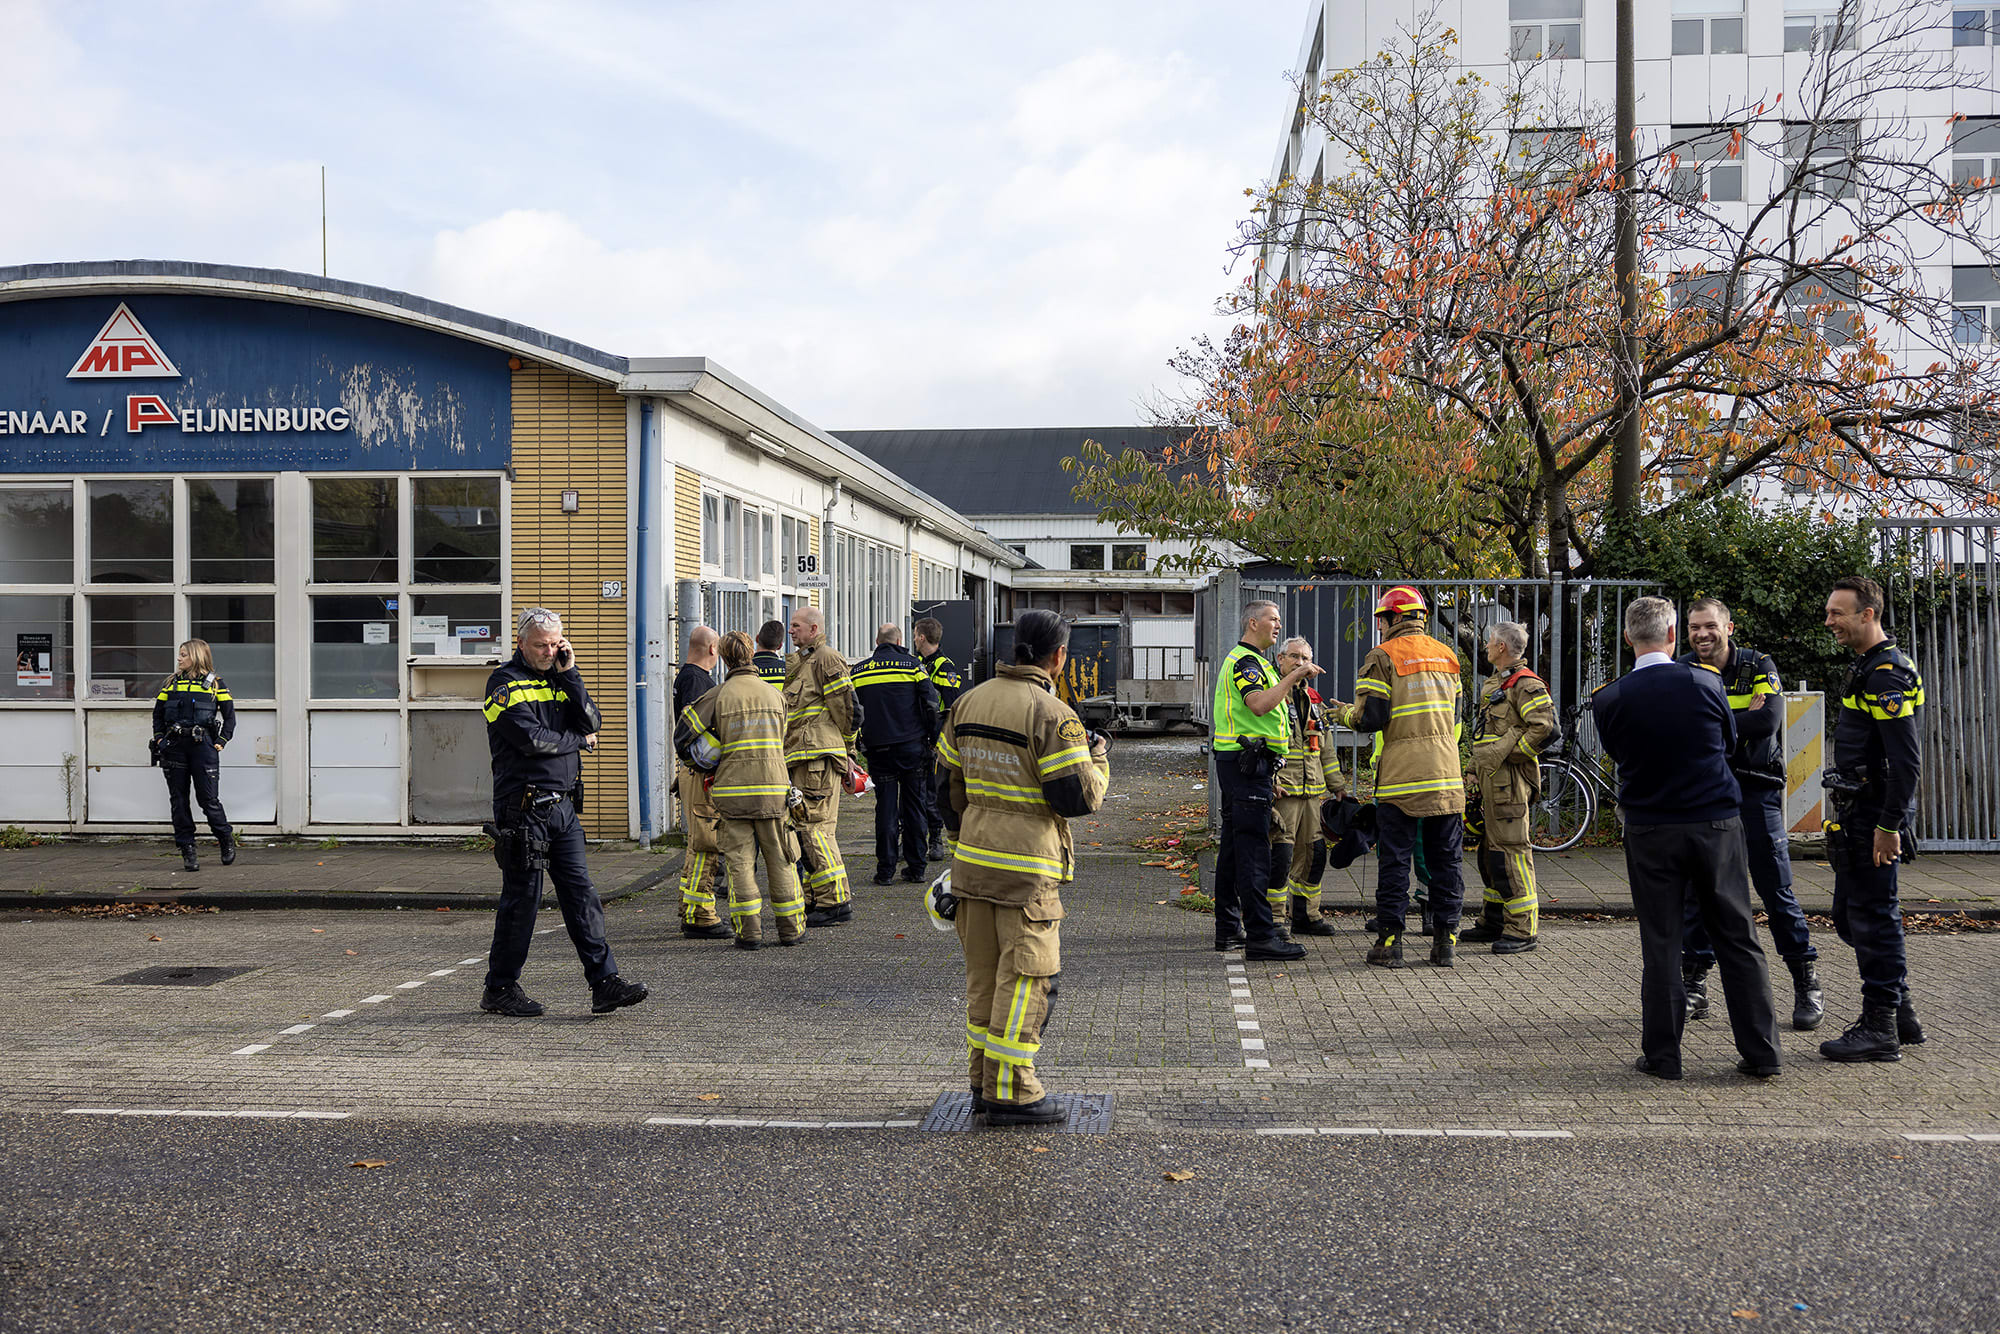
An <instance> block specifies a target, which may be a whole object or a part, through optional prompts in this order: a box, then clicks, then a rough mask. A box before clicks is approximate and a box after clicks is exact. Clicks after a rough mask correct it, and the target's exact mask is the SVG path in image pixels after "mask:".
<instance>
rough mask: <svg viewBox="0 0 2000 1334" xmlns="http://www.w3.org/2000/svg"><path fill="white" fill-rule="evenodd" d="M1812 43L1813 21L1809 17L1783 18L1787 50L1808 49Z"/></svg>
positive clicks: (1810, 48)
mask: <svg viewBox="0 0 2000 1334" xmlns="http://www.w3.org/2000/svg"><path fill="white" fill-rule="evenodd" d="M1812 44H1813V21H1812V20H1811V19H1786V20H1785V49H1786V50H1787V51H1810V50H1812Z"/></svg>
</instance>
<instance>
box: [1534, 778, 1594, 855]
mask: <svg viewBox="0 0 2000 1334" xmlns="http://www.w3.org/2000/svg"><path fill="white" fill-rule="evenodd" d="M1541 773H1542V795H1541V796H1539V797H1537V798H1536V799H1535V802H1534V804H1533V805H1531V806H1529V807H1528V842H1529V844H1530V845H1532V846H1533V847H1534V848H1535V849H1536V850H1537V851H1539V852H1566V851H1568V850H1569V849H1570V848H1573V847H1575V846H1576V845H1577V844H1578V843H1581V842H1582V841H1583V836H1584V835H1585V834H1586V833H1588V832H1589V831H1590V830H1591V829H1592V828H1593V827H1594V826H1595V825H1596V824H1597V789H1596V788H1595V787H1594V786H1592V785H1591V782H1590V780H1589V779H1588V778H1586V777H1585V776H1584V775H1582V774H1580V773H1578V772H1577V771H1576V770H1575V769H1574V768H1572V767H1571V766H1570V764H1569V761H1567V760H1543V761H1542V764H1541Z"/></svg>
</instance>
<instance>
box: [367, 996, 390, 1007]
mask: <svg viewBox="0 0 2000 1334" xmlns="http://www.w3.org/2000/svg"><path fill="white" fill-rule="evenodd" d="M388 999H389V998H388V997H387V996H363V997H362V998H361V1003H362V1004H363V1005H380V1004H381V1003H382V1002H383V1001H385V1000H388Z"/></svg>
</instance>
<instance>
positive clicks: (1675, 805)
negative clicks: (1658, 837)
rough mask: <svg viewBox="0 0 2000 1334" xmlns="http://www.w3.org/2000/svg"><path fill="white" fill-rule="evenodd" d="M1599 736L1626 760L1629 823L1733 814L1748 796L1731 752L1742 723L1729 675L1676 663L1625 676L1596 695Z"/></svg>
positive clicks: (1622, 798) (1622, 765) (1621, 783)
mask: <svg viewBox="0 0 2000 1334" xmlns="http://www.w3.org/2000/svg"><path fill="white" fill-rule="evenodd" d="M1590 711H1591V713H1592V715H1594V716H1595V718H1596V720H1597V737H1598V740H1600V741H1602V742H1603V743H1604V751H1605V753H1606V754H1607V755H1609V756H1611V758H1612V759H1614V760H1616V761H1617V762H1618V805H1619V807H1620V808H1621V809H1622V810H1623V811H1624V812H1625V820H1626V822H1627V823H1628V824H1639V825H1650V824H1696V823H1699V822H1701V821H1705V820H1726V819H1728V818H1729V817H1730V816H1732V815H1736V814H1738V813H1739V810H1740V807H1741V805H1742V800H1743V792H1742V789H1741V788H1739V787H1738V786H1737V783H1736V775H1735V774H1733V773H1731V772H1730V771H1729V752H1730V751H1731V750H1732V749H1733V748H1734V747H1735V745H1736V722H1735V719H1734V718H1733V717H1731V716H1730V712H1729V697H1728V695H1727V694H1725V693H1724V688H1723V684H1722V678H1721V677H1720V676H1717V675H1716V674H1715V673H1714V672H1712V671H1710V670H1709V669H1708V668H1706V667H1694V666H1690V665H1688V664H1687V663H1684V662H1670V663H1664V664H1661V665H1659V666H1654V667H1647V668H1645V669H1644V670H1642V671H1635V672H1631V673H1629V674H1627V675H1625V676H1621V677H1619V678H1618V679H1617V680H1616V681H1613V682H1612V683H1611V684H1610V685H1608V686H1606V687H1604V688H1603V689H1602V690H1600V691H1598V692H1597V693H1596V694H1595V695H1592V696H1591V697H1590Z"/></svg>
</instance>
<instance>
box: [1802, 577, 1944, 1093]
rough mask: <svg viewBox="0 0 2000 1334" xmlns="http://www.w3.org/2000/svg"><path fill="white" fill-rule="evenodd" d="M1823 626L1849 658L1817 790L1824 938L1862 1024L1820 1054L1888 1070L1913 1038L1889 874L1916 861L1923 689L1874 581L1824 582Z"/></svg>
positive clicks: (1916, 1035) (1917, 1030)
mask: <svg viewBox="0 0 2000 1334" xmlns="http://www.w3.org/2000/svg"><path fill="white" fill-rule="evenodd" d="M1826 628H1827V629H1829V630H1831V631H1832V632H1833V637H1834V638H1835V639H1837V640H1839V641H1840V642H1841V644H1842V645H1843V646H1844V647H1846V648H1849V649H1852V650H1853V651H1854V652H1855V653H1857V654H1859V655H1860V656H1859V658H1858V659H1857V660H1856V661H1855V664H1854V670H1853V671H1851V672H1849V673H1848V674H1847V682H1846V684H1845V685H1843V686H1842V687H1841V691H1840V708H1839V712H1838V716H1837V717H1836V718H1835V719H1834V722H1833V728H1832V732H1833V760H1832V763H1830V764H1829V765H1828V766H1827V769H1826V773H1825V777H1824V780H1823V781H1824V783H1825V786H1826V792H1827V797H1828V800H1829V802H1830V804H1831V806H1832V808H1833V818H1832V819H1831V820H1829V821H1827V825H1826V852H1827V860H1828V861H1830V862H1832V863H1833V929H1834V930H1835V931H1836V932H1838V933H1839V934H1840V938H1841V940H1843V941H1845V942H1846V943H1847V944H1849V945H1851V946H1853V947H1854V961H1855V964H1856V965H1857V967H1858V968H1859V969H1860V972H1861V1018H1860V1019H1859V1020H1858V1021H1856V1022H1855V1024H1854V1026H1853V1027H1851V1028H1849V1029H1848V1030H1847V1031H1846V1032H1845V1033H1843V1034H1841V1035H1840V1036H1839V1037H1837V1038H1835V1039H1833V1040H1832V1041H1831V1042H1822V1043H1820V1044H1819V1050H1820V1054H1821V1055H1822V1056H1824V1057H1826V1058H1827V1059H1828V1060H1829V1061H1899V1060H1901V1059H1902V1058H1903V1052H1902V1049H1903V1047H1904V1046H1909V1045H1915V1044H1916V1043H1919V1042H1922V1041H1923V1040H1924V1029H1923V1025H1922V1024H1920V1023H1919V1022H1917V1012H1916V1007H1915V1006H1913V1005H1911V1004H1910V985H1909V982H1910V975H1909V966H1908V961H1907V959H1906V958H1905V956H1904V952H1903V910H1902V906H1901V905H1900V904H1899V903H1898V902H1897V901H1896V865H1897V863H1898V862H1902V861H1907V860H1909V859H1911V858H1913V857H1915V856H1916V841H1915V838H1914V837H1913V836H1912V834H1911V832H1910V821H1911V818H1912V817H1913V816H1914V815H1915V814H1916V809H1917V780H1918V779H1919V778H1921V777H1922V772H1923V757H1922V751H1921V749H1920V746H1919V740H1920V738H1919V736H1918V732H1917V710H1918V709H1920V708H1922V707H1923V703H1924V683H1923V678H1921V677H1920V676H1918V675H1917V668H1916V665H1915V664H1914V663H1912V662H1911V661H1910V660H1909V658H1907V657H1905V656H1904V654H1903V651H1902V650H1901V649H1899V648H1897V647H1896V641H1895V640H1894V639H1892V638H1890V637H1889V635H1888V634H1887V632H1885V631H1884V630H1883V629H1882V586H1881V585H1880V584H1878V583H1876V582H1875V581H1874V580H1873V579H1865V578H1860V577H1857V576H1849V577H1848V578H1845V579H1839V580H1835V581H1834V585H1833V592H1832V593H1830V594H1828V595H1827V599H1826Z"/></svg>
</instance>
